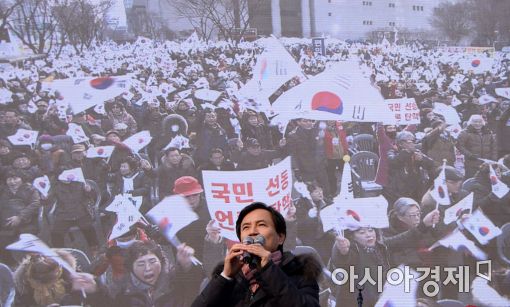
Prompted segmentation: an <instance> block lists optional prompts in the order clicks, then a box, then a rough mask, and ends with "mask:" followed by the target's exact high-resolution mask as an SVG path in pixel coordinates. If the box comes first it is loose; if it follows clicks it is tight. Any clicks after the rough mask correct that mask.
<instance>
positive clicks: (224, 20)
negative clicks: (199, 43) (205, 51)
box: [167, 0, 264, 41]
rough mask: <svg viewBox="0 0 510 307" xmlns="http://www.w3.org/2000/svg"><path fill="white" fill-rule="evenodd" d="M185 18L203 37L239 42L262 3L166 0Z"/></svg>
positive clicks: (254, 1) (230, 0)
mask: <svg viewBox="0 0 510 307" xmlns="http://www.w3.org/2000/svg"><path fill="white" fill-rule="evenodd" d="M167 1H168V3H169V4H170V5H171V6H173V7H174V8H175V9H176V10H177V12H178V13H179V15H180V16H182V17H184V18H186V19H187V20H188V21H189V22H190V23H191V25H192V26H193V27H194V28H195V30H196V31H197V34H199V36H201V37H202V38H204V39H206V40H209V39H210V38H211V36H212V34H213V33H214V32H217V33H218V35H219V36H220V37H222V38H224V39H227V40H228V39H230V40H233V41H238V40H239V39H240V38H241V37H242V36H243V35H244V33H245V31H246V29H248V28H249V26H250V20H251V17H252V16H253V15H255V14H257V9H258V8H259V7H260V4H261V3H262V2H264V0H167Z"/></svg>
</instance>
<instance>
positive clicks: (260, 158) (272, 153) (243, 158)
mask: <svg viewBox="0 0 510 307" xmlns="http://www.w3.org/2000/svg"><path fill="white" fill-rule="evenodd" d="M283 155H284V153H283V151H281V150H263V149H262V150H261V152H260V154H259V155H252V154H251V153H249V152H248V151H243V152H241V153H235V152H234V153H233V154H232V160H234V161H235V162H237V163H238V164H237V168H236V170H238V171H247V170H254V169H261V168H266V167H268V166H270V165H271V164H273V159H276V158H280V157H283Z"/></svg>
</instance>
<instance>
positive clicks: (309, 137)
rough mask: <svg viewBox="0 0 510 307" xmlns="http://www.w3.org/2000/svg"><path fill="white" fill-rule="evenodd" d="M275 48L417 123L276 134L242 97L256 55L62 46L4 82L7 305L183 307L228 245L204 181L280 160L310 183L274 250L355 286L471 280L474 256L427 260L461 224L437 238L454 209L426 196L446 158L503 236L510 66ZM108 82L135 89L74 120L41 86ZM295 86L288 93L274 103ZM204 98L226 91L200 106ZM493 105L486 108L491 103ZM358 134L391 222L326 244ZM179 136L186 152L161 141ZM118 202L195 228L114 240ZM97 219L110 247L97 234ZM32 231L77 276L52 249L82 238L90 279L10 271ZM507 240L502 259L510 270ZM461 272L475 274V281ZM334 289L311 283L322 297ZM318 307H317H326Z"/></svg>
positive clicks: (25, 264) (413, 46)
mask: <svg viewBox="0 0 510 307" xmlns="http://www.w3.org/2000/svg"><path fill="white" fill-rule="evenodd" d="M282 42H283V44H284V45H285V47H286V48H287V50H288V51H289V53H290V54H291V55H292V56H293V57H294V59H295V60H296V62H297V63H298V64H299V65H300V68H301V69H302V71H303V72H304V73H306V74H307V75H316V74H320V73H321V72H322V71H323V70H324V69H325V68H326V67H327V66H328V63H330V62H333V61H344V60H353V61H357V62H358V63H359V65H360V69H361V70H362V71H364V72H365V74H366V76H367V78H370V80H371V82H372V86H374V87H376V88H377V89H378V90H379V91H380V93H381V95H382V96H383V97H384V99H397V98H403V97H407V98H414V99H415V102H416V104H417V106H418V108H419V112H420V124H419V125H408V126H397V125H383V124H381V123H361V122H345V121H321V120H312V119H309V118H296V119H293V120H292V121H291V122H290V123H289V124H288V125H287V126H286V127H285V129H282V127H279V126H277V125H273V124H272V123H271V119H272V116H273V114H268V113H267V112H266V110H265V109H264V108H261V104H260V103H259V102H257V101H255V100H253V99H246V98H245V97H240V95H238V92H239V90H240V89H241V88H242V87H243V85H244V84H246V83H247V82H248V81H249V80H251V78H252V76H253V72H252V67H253V66H254V65H255V63H256V60H257V56H258V55H259V54H260V53H261V52H262V51H263V50H264V47H263V45H261V44H257V42H242V43H240V44H238V45H234V44H231V43H228V42H224V41H220V42H213V43H209V44H207V43H202V42H198V41H195V42H193V43H191V42H189V41H186V42H181V43H177V42H155V41H154V42H153V41H151V40H148V39H138V40H137V41H136V42H134V43H126V44H116V43H113V42H106V43H100V44H99V43H98V44H97V45H94V46H92V47H91V48H90V49H88V50H85V51H84V52H83V54H81V55H77V54H76V53H75V51H74V50H73V49H72V48H70V47H69V48H67V47H64V48H63V49H62V50H61V53H60V54H56V53H51V54H48V56H47V57H46V58H45V59H42V60H31V61H25V62H24V63H23V65H22V67H16V68H15V67H12V69H9V70H6V71H4V72H2V73H1V75H0V103H1V105H0V168H1V172H0V175H1V176H2V180H1V185H0V193H1V194H0V199H1V200H0V206H1V210H0V215H1V223H0V242H1V243H0V248H1V250H2V251H1V262H2V263H5V264H7V265H9V266H10V267H11V268H12V269H13V270H15V274H14V276H15V281H16V296H15V303H14V306H49V305H52V304H60V305H66V304H67V305H79V304H82V303H84V304H89V305H91V306H103V305H105V306H106V305H108V304H110V305H111V303H112V302H113V301H112V299H115V301H114V302H115V304H118V305H119V306H189V305H190V304H191V303H192V302H193V300H194V299H195V297H196V296H197V295H198V294H199V292H200V290H202V289H203V288H204V287H205V283H206V282H207V280H208V277H210V276H211V274H219V272H217V271H215V267H216V265H217V264H218V263H220V262H223V259H224V258H225V255H226V252H227V250H228V248H229V247H230V246H231V245H232V244H233V242H232V241H230V240H227V239H225V238H223V237H222V236H221V235H220V229H219V228H218V227H217V226H216V225H215V223H214V220H213V219H212V217H211V216H210V213H209V211H208V208H207V199H206V197H205V195H204V193H203V192H204V191H203V177H202V171H204V170H217V171H236V170H243V171H247V170H255V169H262V168H266V167H268V166H270V165H273V164H274V163H277V162H278V161H280V160H282V159H284V158H285V157H287V156H290V157H292V169H293V178H294V181H295V182H297V181H299V182H304V183H305V184H306V187H307V191H308V193H303V195H300V194H299V193H297V192H296V191H295V192H294V195H296V197H295V199H294V203H293V205H292V207H291V209H289V210H288V211H287V212H286V215H285V216H284V218H285V222H286V224H287V231H286V232H287V233H286V238H285V243H284V249H285V250H290V251H292V250H294V249H296V246H310V247H313V248H314V249H315V250H316V251H317V253H318V255H319V258H320V259H319V260H320V262H321V263H323V264H324V266H325V267H326V268H327V269H329V270H330V271H333V270H334V269H336V268H348V267H349V266H354V267H355V272H356V273H357V274H358V275H359V276H360V277H363V272H365V268H370V270H373V272H377V267H378V266H381V267H382V268H383V271H384V272H387V271H388V270H389V269H390V268H392V267H397V266H398V265H401V264H404V265H409V266H411V267H414V268H416V267H428V268H432V267H435V266H441V267H446V266H463V265H470V266H472V267H473V266H474V261H475V260H476V259H475V258H473V256H472V255H470V254H469V253H465V252H463V251H457V250H454V249H449V248H446V247H438V248H436V249H433V250H428V248H429V247H430V246H432V244H434V243H435V242H437V241H438V240H440V239H442V238H444V237H445V236H446V235H448V234H449V233H452V231H454V230H456V229H457V228H459V227H461V225H462V221H463V220H464V219H466V218H468V217H469V213H466V212H464V214H463V215H461V216H460V217H459V219H458V220H457V222H454V223H450V224H445V223H444V221H443V218H444V211H445V210H446V209H447V208H448V206H437V201H436V200H435V198H434V197H433V196H432V195H431V194H432V190H433V186H434V183H433V182H434V179H435V178H436V177H437V176H438V175H439V173H440V171H441V168H442V165H443V161H445V162H446V166H445V167H444V170H445V178H446V185H447V187H448V193H449V197H450V198H451V200H452V202H451V205H450V206H453V205H455V204H456V203H457V202H459V201H460V200H462V199H464V197H465V196H466V195H468V194H469V193H471V192H473V193H474V194H473V195H474V201H473V210H475V209H477V208H481V209H482V210H483V212H484V213H485V215H486V216H487V217H489V219H490V220H491V221H492V222H493V223H494V224H495V225H496V226H498V227H502V226H503V225H505V224H506V223H508V222H510V193H507V194H506V195H505V196H503V197H497V196H496V195H495V194H494V193H492V189H491V178H490V170H491V168H492V169H494V170H495V173H496V175H497V177H498V179H499V180H500V181H501V182H503V183H504V184H506V185H509V184H510V172H509V168H510V142H509V140H510V108H509V105H510V103H509V102H510V97H503V96H501V95H498V94H497V93H496V89H499V88H510V79H509V78H510V58H509V57H508V56H507V55H505V54H504V53H496V54H494V55H491V56H492V57H491V59H494V66H493V67H492V68H491V69H489V70H487V71H484V72H482V73H475V72H473V71H468V70H466V69H465V68H463V67H462V65H460V64H459V61H460V57H459V56H458V55H456V54H449V53H448V52H447V51H445V50H440V49H437V48H435V47H434V46H427V45H424V44H422V43H420V42H410V43H408V44H405V45H381V44H372V43H346V42H343V41H337V40H331V41H330V42H329V43H328V40H326V42H327V48H326V54H324V55H315V54H314V53H313V51H312V48H311V44H310V42H308V41H307V40H300V39H288V40H285V39H282ZM102 76H129V77H130V78H131V80H132V81H131V82H130V83H129V91H128V92H126V93H123V94H122V95H120V96H117V97H115V98H112V99H110V100H107V101H104V105H103V102H102V101H98V102H97V106H99V107H97V106H96V107H93V108H89V109H87V110H85V111H82V112H79V113H75V112H73V108H72V107H71V106H66V107H64V108H63V109H62V107H61V106H62V104H61V103H59V99H60V97H59V93H58V91H55V90H54V89H52V88H51V82H52V81H53V80H59V79H66V78H80V77H98V78H99V77H102ZM301 81H302V80H300V79H299V78H293V79H291V80H289V81H288V82H286V83H285V84H283V85H282V86H281V87H280V88H279V89H278V90H277V91H276V92H275V94H274V95H273V96H272V97H271V98H270V99H269V100H270V101H271V100H273V101H274V100H275V99H277V97H278V96H279V95H281V94H282V93H284V92H285V91H288V90H290V89H291V88H292V87H294V86H296V85H298V84H299V83H300V82H301ZM48 84H50V86H48ZM203 89H206V90H209V91H210V92H212V93H215V92H218V93H220V95H219V96H217V97H216V96H215V97H214V98H209V97H204V96H203V95H195V94H196V93H199V92H201V90H203ZM202 92H203V91H202ZM487 97H491V98H492V100H490V102H488V103H486V101H485V99H486V98H487ZM454 100H458V101H460V102H461V103H460V104H455V106H454V108H455V110H456V111H457V114H458V116H459V118H460V119H461V123H460V124H461V131H458V132H455V131H453V130H452V129H450V128H451V125H450V123H449V120H448V118H447V117H445V114H441V113H440V112H438V111H437V109H435V103H437V102H439V103H442V104H445V105H448V106H450V105H452V106H453V105H454V103H452V101H454ZM68 103H70V104H72V103H73V102H72V101H69V102H68ZM102 106H104V107H102ZM71 124H76V125H78V126H80V127H81V128H82V129H83V131H84V133H85V134H86V136H87V137H88V139H89V140H88V141H85V142H74V141H73V138H72V137H71V136H69V135H67V131H68V129H69V125H71ZM19 129H26V130H33V131H38V137H37V140H36V142H35V143H34V144H33V145H17V144H16V143H15V142H14V144H13V142H12V138H9V137H12V136H13V135H16V133H18V131H19ZM145 130H148V131H149V132H150V135H151V136H152V141H151V142H150V144H149V145H148V146H147V147H146V148H145V149H144V150H143V151H141V152H140V153H133V151H132V150H131V149H130V148H129V147H128V146H126V145H125V144H124V143H123V141H124V140H126V139H127V138H129V137H130V136H132V135H134V134H136V133H137V132H139V131H145ZM360 134H368V135H371V136H372V137H373V140H374V142H375V144H376V145H375V146H374V148H373V151H374V153H375V154H377V156H378V159H379V161H378V166H379V167H378V172H377V177H376V178H374V180H375V182H376V183H377V184H379V185H380V186H381V190H380V193H381V194H382V195H383V196H384V197H385V199H386V200H387V201H388V204H389V205H388V212H387V214H388V219H389V223H390V226H389V228H387V229H375V228H371V227H359V228H357V229H348V230H345V234H342V235H341V234H339V233H337V232H334V231H328V232H324V230H323V227H322V221H321V215H320V212H321V211H322V210H324V209H325V208H327V207H328V206H332V205H334V202H335V197H336V196H337V195H338V194H339V193H340V192H341V191H340V186H341V184H340V179H341V177H342V176H341V175H342V172H343V169H344V164H345V163H346V160H345V159H344V157H345V156H346V155H351V154H352V153H353V152H356V150H357V149H356V146H355V145H356V144H354V143H353V138H354V137H355V136H356V135H360ZM176 138H177V139H182V138H184V139H185V140H186V142H184V143H177V142H172V141H173V140H174V139H176ZM105 145H106V146H114V150H113V152H112V154H111V155H110V156H109V157H108V158H101V157H95V158H90V157H87V151H88V150H89V149H90V148H93V147H98V146H105ZM75 168H81V170H82V171H83V176H84V178H85V179H86V180H85V182H79V181H73V180H69V179H66V178H62V177H61V176H60V175H61V174H62V172H64V171H66V170H71V169H75ZM354 171H356V169H355V167H354ZM42 176H47V177H48V178H49V182H50V183H51V189H50V190H49V193H48V194H47V195H44V194H43V193H41V192H40V190H39V189H36V188H35V187H34V186H33V182H34V180H35V179H36V178H39V177H42ZM467 182H469V184H466V183H467ZM123 193H129V194H131V195H133V196H142V197H143V202H142V204H141V207H140V212H141V213H142V214H144V213H146V212H147V211H148V210H150V209H151V208H152V207H154V206H155V205H156V204H157V202H158V201H159V200H162V199H164V198H165V197H166V196H169V195H175V194H178V195H182V196H184V197H185V198H186V200H187V201H188V204H189V206H190V208H191V209H192V210H193V211H194V212H195V213H196V214H197V215H198V217H199V218H198V220H196V221H194V222H193V223H191V224H189V225H187V226H186V227H184V228H183V229H181V230H180V231H179V232H178V233H177V238H178V239H179V241H180V242H179V243H180V244H171V243H169V242H168V241H167V240H166V239H165V237H164V236H162V235H161V234H160V233H159V232H158V227H156V226H154V225H147V224H146V223H138V224H136V225H135V226H132V227H131V228H130V229H129V231H128V232H126V233H124V234H123V235H122V236H120V237H118V238H116V239H113V240H108V233H109V231H110V230H111V228H112V226H113V225H114V224H115V216H114V215H113V214H112V213H109V212H106V211H104V208H105V207H106V206H108V205H109V204H110V203H111V201H112V200H113V199H114V198H115V196H116V195H118V194H123ZM98 196H101V203H100V204H99V208H100V211H101V214H98V215H95V214H91V211H90V210H89V208H90V203H91V202H94V199H96V198H97V197H98ZM112 215H113V216H112ZM40 216H41V217H42V220H43V221H44V222H43V223H42V224H40V223H39V222H38V221H39V217H40ZM96 219H99V221H97V220H96ZM97 223H100V224H101V225H102V227H103V228H104V229H105V230H106V231H105V233H104V234H103V233H101V232H99V231H97V227H96V225H97ZM40 226H44V227H47V229H46V231H47V233H46V236H45V237H44V238H45V241H46V243H47V244H48V245H49V246H51V247H53V248H56V249H57V250H58V251H59V253H60V254H61V257H62V258H63V259H64V260H65V261H68V262H69V263H70V264H71V265H73V266H75V265H76V263H75V262H76V260H75V259H73V256H72V255H70V254H69V253H68V252H66V251H64V250H59V248H64V247H66V243H65V242H66V236H67V234H68V231H69V229H71V228H73V227H76V226H77V227H78V228H79V231H80V232H81V233H82V234H83V237H84V238H85V240H86V247H84V250H86V251H87V254H88V255H89V257H90V259H91V260H92V264H91V265H90V267H89V268H88V271H87V272H81V273H77V274H75V275H70V274H68V272H66V271H65V270H63V269H62V268H61V267H59V266H58V265H57V264H56V263H55V262H54V261H52V260H51V259H49V258H45V257H44V256H41V255H36V254H30V255H28V256H27V257H25V258H23V259H17V258H16V257H15V255H14V254H12V253H10V252H7V251H6V250H5V247H6V246H7V245H9V244H11V243H13V242H15V241H17V240H18V239H19V235H20V234H22V233H31V234H35V235H39V236H43V234H42V233H43V229H40V228H41V227H40ZM466 235H467V236H468V237H469V234H468V233H467V234H466ZM504 235H505V234H502V236H504ZM506 236H507V238H506V239H505V240H506V241H504V242H506V245H505V248H504V249H503V256H504V257H507V258H510V244H509V243H508V234H506ZM469 238H471V239H472V240H473V241H475V242H476V239H474V238H473V237H469ZM479 247H480V248H481V249H483V250H484V251H485V252H486V253H487V254H488V255H489V259H491V260H492V271H493V273H494V276H495V278H493V280H492V282H491V286H492V287H493V288H494V289H496V290H498V292H499V293H500V294H501V295H502V296H510V292H509V289H510V263H508V262H505V261H504V260H503V259H502V256H501V253H498V247H497V245H496V240H492V241H491V242H490V243H489V244H487V245H479ZM193 259H199V260H200V261H202V265H197V264H196V263H195V262H193ZM347 271H348V269H347ZM471 273H472V275H471V277H472V276H473V274H474V270H473V271H472V272H471ZM328 285H330V283H329V282H328V281H323V282H321V289H322V288H325V287H327V286H328ZM330 288H331V291H332V294H331V295H330V296H331V298H335V299H336V302H337V306H355V305H356V297H357V293H351V292H349V289H348V285H343V286H338V285H330ZM83 291H85V292H86V293H87V294H86V295H83V294H82V292H83ZM328 293H329V292H328ZM363 294H364V304H365V305H366V306H373V305H374V304H375V303H376V302H377V300H378V297H379V293H378V292H377V287H376V286H375V285H374V286H371V285H367V286H366V287H365V290H364V292H363ZM418 297H419V298H417V302H419V304H421V305H419V306H437V305H436V303H435V301H436V300H439V299H445V298H449V299H459V300H466V301H465V303H466V304H467V303H471V302H472V300H473V299H478V300H483V299H484V298H483V297H479V298H473V297H470V296H467V297H466V296H463V295H462V294H459V291H458V290H457V286H455V285H451V284H450V285H447V286H444V285H441V287H440V291H439V293H437V294H435V295H434V296H433V297H432V299H430V298H427V296H426V295H425V294H424V293H423V291H418ZM485 299H488V298H485ZM321 300H322V302H321V304H322V306H327V300H328V298H327V297H326V298H325V299H324V298H322V296H321ZM324 301H326V303H324ZM324 304H325V305H324ZM225 306H226V305H225ZM257 306H258V305H257ZM264 306H265V305H264Z"/></svg>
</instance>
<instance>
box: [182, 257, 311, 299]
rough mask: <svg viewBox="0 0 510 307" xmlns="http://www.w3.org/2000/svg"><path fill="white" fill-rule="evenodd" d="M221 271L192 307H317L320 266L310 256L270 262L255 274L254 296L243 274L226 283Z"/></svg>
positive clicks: (215, 273)
mask: <svg viewBox="0 0 510 307" xmlns="http://www.w3.org/2000/svg"><path fill="white" fill-rule="evenodd" d="M222 271H223V265H219V266H218V267H217V268H216V269H215V270H214V273H213V276H212V279H211V281H210V282H209V284H208V285H207V287H206V288H205V289H204V290H203V291H202V293H201V294H200V295H199V296H198V297H197V298H196V299H195V301H194V302H193V304H192V305H191V306H192V307H201V306H204V307H205V306H209V307H213V306H214V307H216V306H217V307H220V306H221V307H241V306H252V307H259V306H267V307H269V306H295V307H301V306H302V307H304V306H306V307H314V306H316V307H318V306H319V285H318V283H317V280H318V278H319V276H320V274H321V266H320V264H319V263H318V262H317V260H315V259H314V258H313V256H310V255H300V256H294V255H293V254H291V253H289V252H287V253H284V254H283V258H282V262H281V263H280V265H276V264H274V263H273V262H269V263H268V264H267V265H266V266H265V267H264V268H262V269H261V271H260V272H259V273H257V274H256V275H255V276H256V277H255V278H256V279H257V280H258V281H259V284H260V288H259V289H258V290H257V292H255V294H254V295H253V296H252V295H251V292H250V290H249V288H248V281H247V280H246V279H245V278H244V276H243V275H242V273H239V274H238V275H237V276H236V277H235V278H234V280H231V281H229V280H227V279H225V278H224V277H222V276H221V275H220V273H221V272H222Z"/></svg>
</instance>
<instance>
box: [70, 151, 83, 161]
mask: <svg viewBox="0 0 510 307" xmlns="http://www.w3.org/2000/svg"><path fill="white" fill-rule="evenodd" d="M83 158H85V152H84V151H75V152H73V153H71V159H73V160H74V161H82V160H83Z"/></svg>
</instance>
